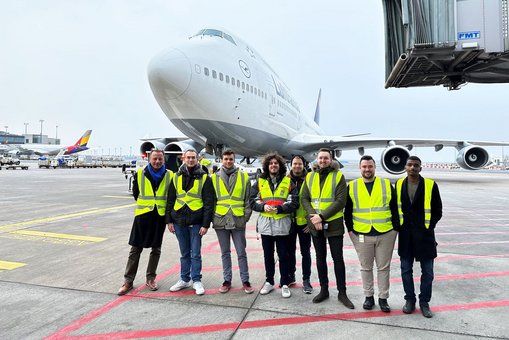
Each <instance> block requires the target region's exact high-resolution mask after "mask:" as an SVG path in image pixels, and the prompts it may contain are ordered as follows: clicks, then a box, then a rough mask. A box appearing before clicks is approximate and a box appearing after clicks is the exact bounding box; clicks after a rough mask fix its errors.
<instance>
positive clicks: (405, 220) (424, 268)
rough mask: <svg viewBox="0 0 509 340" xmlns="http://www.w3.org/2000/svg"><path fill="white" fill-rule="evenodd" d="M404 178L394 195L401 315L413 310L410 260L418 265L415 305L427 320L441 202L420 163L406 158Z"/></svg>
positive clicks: (411, 265) (416, 158) (429, 316)
mask: <svg viewBox="0 0 509 340" xmlns="http://www.w3.org/2000/svg"><path fill="white" fill-rule="evenodd" d="M405 170H406V173H407V177H406V178H404V179H400V180H398V182H397V183H396V193H397V196H398V210H399V216H400V224H401V227H400V231H399V245H398V254H399V256H400V259H401V278H402V280H403V288H404V289H405V300H406V303H405V306H404V307H403V312H404V313H406V314H410V313H412V312H413V311H414V310H415V303H416V297H415V290H414V278H413V264H414V259H415V260H416V261H418V262H420V264H421V272H422V275H421V292H420V294H419V305H420V308H421V312H422V315H424V316H425V317H427V318H431V317H432V316H433V313H432V312H431V309H430V308H429V301H430V300H431V289H432V283H433V275H434V274H433V259H434V258H436V257H437V243H436V240H435V226H436V224H437V222H438V221H439V220H440V219H441V218H442V200H441V198H440V192H439V190H438V185H437V184H436V183H435V182H434V181H432V180H430V179H428V178H423V177H422V176H421V175H419V173H420V172H421V170H422V167H421V160H420V159H419V158H418V157H416V156H410V157H409V158H408V160H407V162H406V165H405Z"/></svg>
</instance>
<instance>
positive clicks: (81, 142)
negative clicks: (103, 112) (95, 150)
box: [74, 130, 92, 147]
mask: <svg viewBox="0 0 509 340" xmlns="http://www.w3.org/2000/svg"><path fill="white" fill-rule="evenodd" d="M91 134H92V130H87V131H86V132H85V133H84V134H83V136H81V137H80V139H78V141H77V142H76V144H74V146H81V147H83V146H87V143H88V140H89V139H90V135H91Z"/></svg>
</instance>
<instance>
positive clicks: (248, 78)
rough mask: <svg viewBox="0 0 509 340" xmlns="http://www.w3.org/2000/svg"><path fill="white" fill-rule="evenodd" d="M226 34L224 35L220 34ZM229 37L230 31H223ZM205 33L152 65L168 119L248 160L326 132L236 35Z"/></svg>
mask: <svg viewBox="0 0 509 340" xmlns="http://www.w3.org/2000/svg"><path fill="white" fill-rule="evenodd" d="M217 32H222V31H217ZM223 34H227V33H223ZM229 36H230V37H232V40H233V41H234V42H235V43H233V42H232V40H229V39H226V38H224V37H221V36H217V35H207V34H201V35H196V36H194V37H191V38H190V39H189V40H188V41H187V42H185V43H184V44H182V45H180V46H176V47H172V48H170V49H167V50H165V51H163V52H161V53H160V54H159V55H157V56H156V57H155V58H154V59H153V60H152V61H151V63H150V65H149V71H148V74H149V82H150V86H151V88H152V91H153V93H154V96H155V98H156V100H157V102H158V103H159V105H160V106H161V108H162V110H163V111H164V113H165V114H166V116H167V117H168V118H169V119H170V121H171V122H172V123H173V124H174V125H175V126H176V127H177V128H178V129H179V130H181V131H182V132H183V133H184V134H185V135H187V136H188V137H190V138H191V139H193V140H194V141H196V142H198V143H200V144H201V145H203V146H205V145H211V146H212V147H215V146H216V145H225V146H229V147H231V148H233V149H234V150H235V151H236V152H237V153H239V154H241V155H244V156H259V155H261V154H263V153H265V152H267V151H270V150H273V151H276V150H277V151H279V152H280V153H282V154H286V155H289V154H292V153H299V149H298V144H295V143H291V142H290V141H291V140H292V138H293V137H295V136H296V135H297V134H298V133H299V132H301V131H306V132H307V133H312V134H320V135H321V134H322V130H321V128H320V127H319V126H318V125H317V124H316V123H315V122H314V121H313V120H312V119H310V118H309V117H306V116H305V115H303V114H302V113H301V112H300V109H299V107H298V105H297V103H296V102H295V100H294V99H293V98H292V97H291V94H290V91H289V89H288V87H287V86H286V85H285V84H284V83H283V81H282V80H281V79H280V78H279V77H278V75H277V74H276V73H275V72H274V71H273V70H272V68H271V67H270V66H269V65H268V64H267V63H266V62H265V61H264V60H263V59H262V58H261V56H260V55H259V54H258V53H256V52H255V51H254V50H253V49H252V48H250V47H249V46H248V45H247V44H246V43H244V42H243V41H242V40H240V39H239V38H237V37H234V36H232V35H229Z"/></svg>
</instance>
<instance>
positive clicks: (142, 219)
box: [118, 150, 173, 295]
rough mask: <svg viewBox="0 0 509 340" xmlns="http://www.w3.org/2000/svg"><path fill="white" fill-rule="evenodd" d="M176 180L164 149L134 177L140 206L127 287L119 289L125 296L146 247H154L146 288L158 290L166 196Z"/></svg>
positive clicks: (137, 208)
mask: <svg viewBox="0 0 509 340" xmlns="http://www.w3.org/2000/svg"><path fill="white" fill-rule="evenodd" d="M172 177H173V172H172V171H171V170H166V168H165V166H164V152H163V151H162V150H152V151H151V152H150V156H149V164H148V165H147V166H146V167H145V168H143V169H138V172H137V174H136V176H134V180H133V196H134V199H135V200H136V203H137V205H136V211H135V217H134V222H133V226H132V229H131V236H130V238H129V245H131V251H130V252H129V258H128V260H127V266H126V269H125V274H124V284H123V285H122V287H120V289H119V290H118V295H125V294H127V292H129V291H130V290H131V289H132V288H133V281H134V278H135V276H136V272H137V270H138V264H139V262H140V255H141V252H142V251H143V248H152V251H151V253H150V257H149V260H148V266H147V282H146V285H147V287H148V288H149V289H150V290H157V283H156V282H155V278H156V270H157V265H158V263H159V258H160V257H161V244H162V242H163V234H164V229H165V223H164V222H165V209H166V195H167V192H168V188H169V187H170V186H171V181H172Z"/></svg>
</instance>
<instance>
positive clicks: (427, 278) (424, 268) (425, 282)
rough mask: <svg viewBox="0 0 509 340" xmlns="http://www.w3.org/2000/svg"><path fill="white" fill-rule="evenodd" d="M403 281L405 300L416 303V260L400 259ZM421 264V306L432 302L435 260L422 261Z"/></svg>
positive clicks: (411, 258)
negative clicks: (414, 272)
mask: <svg viewBox="0 0 509 340" xmlns="http://www.w3.org/2000/svg"><path fill="white" fill-rule="evenodd" d="M400 260H401V279H402V280H403V288H404V290H405V300H411V301H415V300H416V299H415V289H414V276H413V265H414V258H413V257H410V258H404V257H402V258H400ZM419 262H420V263H421V293H420V294H419V305H428V303H429V301H430V300H431V286H432V283H433V277H434V274H433V259H426V260H420V261H419Z"/></svg>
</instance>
